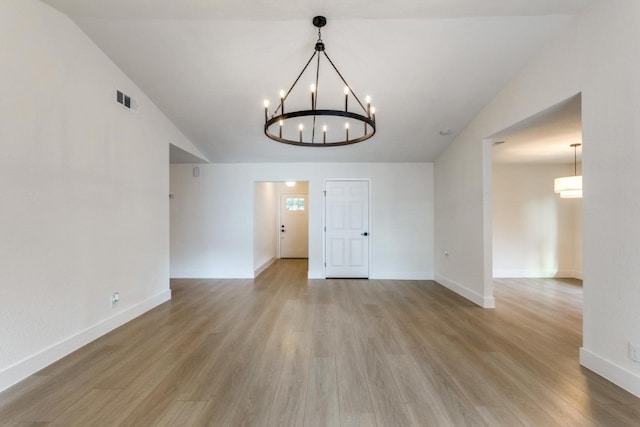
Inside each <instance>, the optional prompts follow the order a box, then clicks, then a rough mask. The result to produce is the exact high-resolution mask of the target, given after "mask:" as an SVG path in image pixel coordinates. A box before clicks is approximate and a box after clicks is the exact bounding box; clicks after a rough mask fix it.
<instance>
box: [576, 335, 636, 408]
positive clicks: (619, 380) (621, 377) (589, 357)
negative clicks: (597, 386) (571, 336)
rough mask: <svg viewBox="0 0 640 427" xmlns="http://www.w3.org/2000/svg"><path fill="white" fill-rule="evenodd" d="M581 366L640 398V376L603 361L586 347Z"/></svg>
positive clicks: (581, 351) (581, 355) (583, 349)
mask: <svg viewBox="0 0 640 427" xmlns="http://www.w3.org/2000/svg"><path fill="white" fill-rule="evenodd" d="M580 364H581V365H582V366H584V367H585V368H587V369H589V370H590V371H593V372H595V373H596V374H598V375H600V376H601V377H603V378H605V379H607V380H609V381H611V382H612V383H614V384H615V385H617V386H619V387H622V388H623V389H625V390H627V391H628V392H629V393H631V394H634V395H635V396H637V397H640V375H637V374H635V373H633V372H631V371H628V370H626V369H625V368H623V367H621V366H618V365H616V364H615V363H613V362H611V361H609V360H606V359H603V358H602V357H600V356H598V355H596V354H595V353H593V352H591V351H590V350H587V349H586V348H584V347H581V348H580Z"/></svg>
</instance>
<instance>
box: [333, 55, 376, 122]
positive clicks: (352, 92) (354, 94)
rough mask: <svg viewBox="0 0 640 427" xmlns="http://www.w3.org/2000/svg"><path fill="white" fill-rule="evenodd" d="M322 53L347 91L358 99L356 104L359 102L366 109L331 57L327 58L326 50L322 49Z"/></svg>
mask: <svg viewBox="0 0 640 427" xmlns="http://www.w3.org/2000/svg"><path fill="white" fill-rule="evenodd" d="M322 53H324V56H325V57H326V58H327V60H328V61H329V64H331V66H332V67H333V69H334V70H335V71H336V73H337V74H338V76H339V77H340V79H341V80H342V83H344V85H345V86H346V87H348V88H349V91H350V92H351V94H352V95H353V97H354V98H355V99H356V101H358V104H360V107H361V108H362V109H363V110H364V111H367V109H366V108H365V107H364V105H362V102H360V98H358V95H356V93H355V92H354V91H353V90H352V89H351V86H349V83H347V81H346V80H345V79H344V77H342V74H340V71H338V68H337V67H336V66H335V64H334V63H333V61H332V60H331V58H329V55H327V52H326V51H322Z"/></svg>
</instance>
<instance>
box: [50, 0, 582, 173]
mask: <svg viewBox="0 0 640 427" xmlns="http://www.w3.org/2000/svg"><path fill="white" fill-rule="evenodd" d="M43 1H44V2H45V3H48V4H50V5H52V6H54V7H56V8H58V9H60V10H61V11H63V12H64V13H66V14H67V15H69V16H70V17H71V18H72V19H73V20H74V21H75V22H76V23H77V24H78V25H79V26H80V27H81V28H82V29H83V30H84V31H85V32H86V33H87V34H88V35H89V37H91V38H92V39H93V40H94V41H95V43H96V44H97V45H98V46H100V48H101V49H102V50H104V51H105V52H106V54H107V55H109V56H110V57H111V58H112V60H113V61H114V62H115V63H116V64H117V65H118V66H119V67H120V68H121V69H122V70H123V71H124V72H125V73H127V75H128V76H129V77H130V78H131V79H132V80H133V81H134V82H135V83H136V84H137V85H138V86H139V87H140V88H141V89H142V90H143V91H144V92H145V94H146V95H147V96H148V97H149V98H150V99H151V100H152V101H153V102H154V103H155V104H156V105H157V106H158V107H159V108H160V109H161V110H162V111H164V113H165V114H166V115H167V116H168V117H169V118H170V119H171V120H172V121H173V122H174V123H175V124H176V126H178V128H180V129H181V130H182V132H183V133H184V134H185V135H186V136H187V137H188V138H189V139H190V140H191V141H192V142H193V143H194V144H195V145H197V146H198V147H199V148H200V149H201V151H202V152H203V153H204V154H205V155H206V156H207V157H208V158H209V160H211V161H213V162H287V161H356V162H357V161H361V162H369V161H371V162H375V161H388V162H400V161H433V160H434V159H435V158H436V157H437V155H438V154H439V153H440V152H441V151H442V150H443V149H444V148H445V147H446V145H447V144H448V143H449V142H451V141H452V140H453V139H454V138H455V136H456V135H457V133H458V132H460V131H461V130H462V129H463V128H464V127H465V125H466V124H467V123H468V122H469V121H470V120H471V119H472V118H473V117H474V116H475V115H476V114H477V113H478V112H479V111H480V109H481V108H482V107H483V106H484V105H486V104H487V103H488V102H489V101H490V100H491V99H492V98H493V97H494V96H495V95H496V94H497V92H498V91H499V90H500V89H501V88H502V87H503V86H504V85H505V84H506V83H507V82H508V81H509V80H510V78H512V77H513V76H514V75H515V74H516V73H517V72H518V71H519V70H520V69H521V68H522V67H523V66H525V65H526V63H527V62H528V61H529V60H530V59H531V58H532V56H533V55H535V54H536V53H537V52H538V51H539V50H540V49H541V48H542V47H543V46H544V45H545V43H547V42H548V41H549V40H550V39H551V38H552V37H553V36H554V35H555V34H557V33H558V32H559V31H560V30H561V29H562V27H563V26H565V25H566V24H567V23H568V22H569V20H571V19H572V15H573V14H575V13H577V12H579V11H580V10H582V9H584V8H585V7H586V6H587V5H588V4H589V3H591V0H563V1H559V0H536V1H532V0H483V1H478V0H395V1H388V0H340V1H337V0H324V1H323V0H315V1H310V0H297V1H292V0H271V1H265V0H244V1H231V0H225V1H221V0H218V1H214V0H210V1H203V0H181V1H175V0H110V1H104V0H43ZM318 14H321V15H324V16H326V17H327V19H328V24H327V26H326V27H325V28H323V31H322V38H323V40H324V42H325V44H326V49H327V53H328V54H329V55H330V57H331V59H332V60H333V61H334V63H335V64H336V66H337V67H338V69H339V70H340V72H341V73H342V74H343V75H344V77H345V78H346V79H347V81H348V82H349V83H350V85H351V86H352V87H353V89H354V90H355V92H356V94H357V95H358V96H359V97H361V98H363V97H364V95H371V96H372V98H373V104H374V105H375V106H376V108H377V114H376V116H377V124H378V132H377V134H376V135H375V137H374V138H372V139H371V140H368V141H366V142H363V143H360V144H355V145H351V146H344V147H332V148H309V147H296V146H288V145H283V144H279V143H276V142H273V141H271V140H269V139H267V138H266V137H265V136H264V134H263V120H264V109H263V108H264V107H263V106H262V101H263V99H265V98H271V100H272V103H273V102H276V100H277V99H276V98H277V93H278V92H279V90H280V89H287V88H289V86H290V85H291V84H292V83H293V80H294V79H295V77H296V76H297V75H298V73H299V71H300V70H301V69H302V66H303V65H304V64H305V62H306V61H307V60H308V59H309V57H310V56H311V54H312V53H313V47H314V44H315V41H316V38H317V31H316V29H315V27H313V26H312V24H311V18H312V17H313V16H315V15H318ZM308 83H309V82H302V81H301V83H300V84H301V85H302V86H303V87H308ZM325 93H326V95H324V96H327V97H328V96H329V93H330V91H326V92H325ZM336 98H337V99H341V96H340V94H339V93H338V94H337V97H336ZM338 105H339V104H338ZM338 105H336V107H335V108H339V107H338ZM140 108H144V105H140ZM442 129H450V130H451V133H450V134H449V135H446V136H442V135H440V133H439V131H440V130H442Z"/></svg>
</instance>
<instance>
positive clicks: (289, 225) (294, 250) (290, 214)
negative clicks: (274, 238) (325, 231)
mask: <svg viewBox="0 0 640 427" xmlns="http://www.w3.org/2000/svg"><path fill="white" fill-rule="evenodd" d="M308 198H309V196H308V194H304V193H283V194H280V229H279V230H278V234H279V235H280V258H309V220H308V212H309V206H308V203H307V199H308Z"/></svg>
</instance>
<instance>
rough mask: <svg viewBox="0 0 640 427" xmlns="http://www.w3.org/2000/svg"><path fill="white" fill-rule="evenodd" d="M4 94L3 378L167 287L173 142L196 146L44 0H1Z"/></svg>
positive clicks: (0, 224) (0, 169)
mask: <svg viewBox="0 0 640 427" xmlns="http://www.w3.org/2000/svg"><path fill="white" fill-rule="evenodd" d="M116 88H119V89H121V90H123V91H125V92H126V93H129V94H131V95H132V96H133V97H134V98H136V99H137V100H138V102H139V103H140V109H139V112H137V113H134V112H131V111H128V110H125V109H124V108H122V107H121V106H119V105H118V104H116V102H115V91H116ZM0 93H1V94H2V96H0V147H1V148H0V149H1V151H2V154H1V155H0V183H1V184H0V199H1V200H2V202H1V204H0V260H1V261H0V262H1V265H2V268H0V301H2V303H1V306H2V308H1V309H0V325H2V326H1V327H0V390H2V389H4V388H6V387H8V386H10V385H11V384H13V383H15V382H17V381H19V380H21V379H23V378H24V377H26V376H28V375H30V374H32V373H33V372H35V371H37V370H39V369H40V368H42V367H44V366H46V365H48V364H49V363H51V362H53V361H55V360H56V359H58V358H59V357H62V356H64V355H65V354H67V353H69V352H71V351H73V350H75V349H76V348H78V347H80V346H82V345H83V344H85V343H87V342H89V341H90V340H92V339H94V338H96V337H97V336H99V335H101V334H103V333H105V332H107V331H108V330H110V329H113V328H114V327H116V326H118V325H120V324H122V323H124V322H125V321H127V320H129V319H131V318H133V317H135V316H136V315H138V314H140V313H142V312H144V311H146V310H148V309H149V308H151V307H153V306H155V305H157V304H159V303H161V302H163V301H165V300H167V299H168V298H170V290H169V280H168V278H169V239H168V236H169V233H168V229H169V217H168V209H169V207H168V197H167V195H168V187H169V173H168V162H169V142H170V141H171V142H173V143H175V144H177V145H179V146H181V147H184V148H185V149H189V147H191V144H190V142H189V141H188V140H186V139H185V138H184V136H183V135H182V134H180V132H178V130H177V129H176V128H175V127H174V126H173V125H172V124H171V123H170V122H169V121H168V120H167V119H166V118H165V117H164V116H163V115H162V114H161V113H160V112H159V111H158V110H157V109H156V108H155V107H154V106H153V104H151V102H149V100H148V99H147V98H146V97H145V96H144V95H143V94H142V92H140V90H139V89H138V88H137V87H136V86H135V85H134V84H133V83H132V82H131V81H130V80H129V79H128V78H127V77H126V76H125V75H124V74H123V73H122V72H121V71H120V70H119V69H118V68H117V67H116V66H115V65H114V64H113V63H112V62H111V61H110V60H109V59H108V58H107V57H106V56H105V55H104V54H103V53H102V52H101V51H100V50H99V49H98V48H97V47H96V46H95V45H94V44H93V43H92V42H91V41H90V40H89V39H88V38H87V37H86V36H85V35H84V33H83V32H82V31H81V30H80V29H78V28H77V27H76V25H75V24H73V23H72V22H71V21H70V20H69V19H68V18H67V17H66V16H64V15H62V14H61V13H59V12H57V11H55V10H54V9H51V8H50V7H49V6H46V5H44V4H43V3H41V2H40V1H36V0H4V1H2V2H0ZM116 291H118V292H119V293H120V296H121V301H120V303H119V305H118V306H117V308H114V309H112V308H110V304H109V301H110V296H111V294H112V293H113V292H116Z"/></svg>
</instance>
